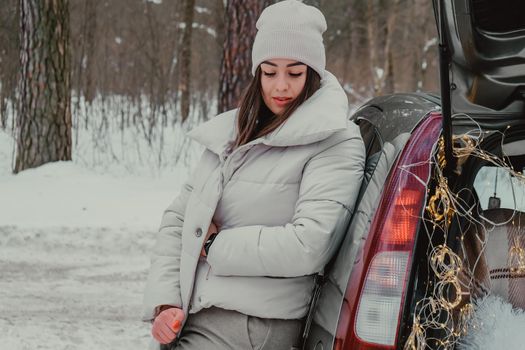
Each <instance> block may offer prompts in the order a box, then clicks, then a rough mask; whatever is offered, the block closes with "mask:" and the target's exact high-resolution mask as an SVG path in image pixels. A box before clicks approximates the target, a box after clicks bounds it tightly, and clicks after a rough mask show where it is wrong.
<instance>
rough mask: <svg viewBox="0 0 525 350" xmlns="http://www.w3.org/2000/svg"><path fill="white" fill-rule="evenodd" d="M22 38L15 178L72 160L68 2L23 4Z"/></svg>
mask: <svg viewBox="0 0 525 350" xmlns="http://www.w3.org/2000/svg"><path fill="white" fill-rule="evenodd" d="M20 33H21V38H20V42H21V47H20V64H21V74H20V79H19V93H20V100H19V113H18V119H17V154H16V160H15V164H14V169H13V171H14V172H15V173H18V172H19V171H22V170H24V169H28V168H32V167H37V166H39V165H42V164H45V163H48V162H53V161H58V160H71V109H70V71H69V9H68V0H48V1H40V0H20Z"/></svg>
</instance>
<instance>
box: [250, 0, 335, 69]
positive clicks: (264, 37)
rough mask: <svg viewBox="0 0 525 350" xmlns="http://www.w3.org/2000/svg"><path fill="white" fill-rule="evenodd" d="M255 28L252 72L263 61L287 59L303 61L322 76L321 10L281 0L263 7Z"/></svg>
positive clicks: (298, 2) (322, 18) (323, 67)
mask: <svg viewBox="0 0 525 350" xmlns="http://www.w3.org/2000/svg"><path fill="white" fill-rule="evenodd" d="M256 27H257V29H258V32H257V35H256V36H255V41H254V43H253V49H252V75H255V70H256V69H257V67H258V66H259V65H260V64H261V63H262V62H263V61H265V60H268V59H272V58H288V59H294V60H297V61H300V62H303V63H304V64H306V65H308V66H310V67H311V68H313V69H314V70H315V71H316V72H317V73H319V75H320V76H321V78H323V76H324V69H325V64H326V58H325V49H324V45H323V33H324V31H325V30H326V20H325V18H324V16H323V14H322V13H321V11H319V10H318V9H317V8H315V7H313V6H309V5H305V4H303V3H302V2H300V1H298V0H285V1H281V2H278V3H276V4H274V5H271V6H268V7H267V8H265V9H264V11H263V12H262V13H261V16H260V17H259V19H258V20H257V24H256Z"/></svg>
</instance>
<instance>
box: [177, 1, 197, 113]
mask: <svg viewBox="0 0 525 350" xmlns="http://www.w3.org/2000/svg"><path fill="white" fill-rule="evenodd" d="M194 8H195V0H184V30H183V32H182V47H181V53H180V58H181V60H180V61H181V62H180V63H181V64H180V69H181V74H180V82H179V90H180V93H181V100H180V111H181V115H182V122H183V123H184V121H185V120H186V119H187V118H188V115H189V114H190V85H191V84H190V79H191V37H192V31H193V14H194V12H195V11H194Z"/></svg>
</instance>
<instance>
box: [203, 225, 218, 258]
mask: <svg viewBox="0 0 525 350" xmlns="http://www.w3.org/2000/svg"><path fill="white" fill-rule="evenodd" d="M217 232H219V230H218V229H217V226H216V225H215V224H214V223H213V221H212V222H211V224H210V227H209V228H208V233H206V237H204V243H206V241H207V240H208V238H210V236H211V234H212V233H217ZM201 256H204V257H205V256H206V251H205V250H204V246H203V247H202V249H201Z"/></svg>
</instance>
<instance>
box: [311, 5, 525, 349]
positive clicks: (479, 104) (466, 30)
mask: <svg viewBox="0 0 525 350" xmlns="http://www.w3.org/2000/svg"><path fill="white" fill-rule="evenodd" d="M433 5H434V11H435V15H436V23H437V26H438V32H439V41H440V45H439V47H440V52H439V55H440V64H441V69H440V85H441V95H436V94H428V93H406V94H393V95H388V96H381V97H376V98H373V99H372V100H370V101H368V102H366V103H365V104H364V105H363V106H361V107H360V108H359V109H358V110H357V111H356V112H355V113H354V114H353V115H352V116H351V119H352V120H354V121H355V122H356V123H357V124H358V126H359V128H360V130H361V134H362V137H363V140H364V142H365V146H366V154H367V161H366V169H365V179H364V181H363V184H362V188H361V191H360V195H359V198H358V202H357V204H356V210H355V212H354V214H353V218H352V220H351V222H350V224H349V226H348V229H347V233H346V236H345V238H344V240H343V242H342V244H341V246H340V249H339V251H338V253H337V254H336V256H335V257H334V258H333V259H332V261H331V262H330V263H329V264H328V265H327V266H326V268H325V270H324V272H323V273H320V274H319V275H317V276H316V278H317V281H318V283H317V284H316V288H315V290H314V293H313V297H312V302H311V305H310V310H309V313H308V316H307V318H306V321H305V326H304V332H303V348H304V349H315V350H321V349H336V350H344V349H367V350H372V349H403V348H407V349H452V348H454V347H455V345H456V344H457V341H458V339H460V338H461V337H462V336H463V335H464V334H465V333H466V332H468V328H466V327H467V321H468V317H469V315H470V314H471V313H472V301H473V300H474V299H475V298H476V297H479V296H483V295H485V294H486V293H488V292H491V293H494V294H497V295H500V296H501V297H503V298H504V299H505V300H507V301H508V302H510V303H512V304H513V305H514V306H518V307H522V308H525V249H523V248H522V247H525V229H523V228H522V227H521V225H520V224H519V221H521V220H523V222H524V223H525V214H523V213H525V185H524V184H525V180H524V177H523V169H524V167H525V3H524V2H522V1H514V0H504V1H498V2H495V1H490V0H445V1H443V0H434V1H433ZM524 226H525V225H524ZM489 231H490V232H491V234H490V235H488V232H489Z"/></svg>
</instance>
